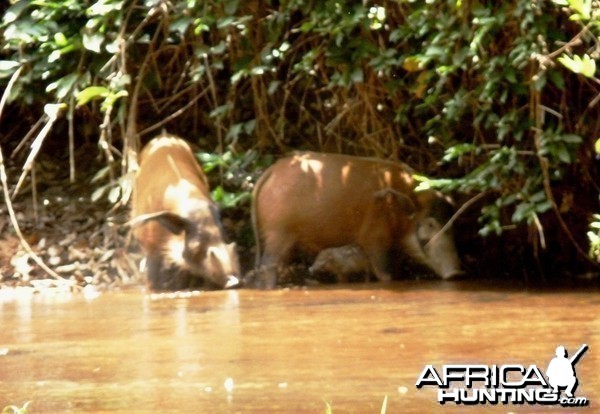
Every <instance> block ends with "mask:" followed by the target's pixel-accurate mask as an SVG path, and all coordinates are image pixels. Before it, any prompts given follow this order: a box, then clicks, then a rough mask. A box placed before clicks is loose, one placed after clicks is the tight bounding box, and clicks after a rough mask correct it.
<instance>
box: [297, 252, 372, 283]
mask: <svg viewBox="0 0 600 414" xmlns="http://www.w3.org/2000/svg"><path fill="white" fill-rule="evenodd" d="M308 271H309V272H310V274H311V275H319V274H323V273H325V274H327V273H329V274H332V275H334V276H335V277H336V278H337V281H338V282H342V283H347V282H348V281H349V280H350V277H351V276H354V275H357V276H361V278H362V280H363V281H364V280H369V275H370V274H371V273H372V272H371V262H370V261H369V258H368V257H367V255H366V254H365V252H364V251H363V249H361V248H360V247H358V246H356V245H354V244H350V245H347V246H341V247H330V248H329V249H325V250H321V252H320V253H319V255H318V256H317V258H316V259H315V261H314V262H313V264H312V266H310V267H309V268H308Z"/></svg>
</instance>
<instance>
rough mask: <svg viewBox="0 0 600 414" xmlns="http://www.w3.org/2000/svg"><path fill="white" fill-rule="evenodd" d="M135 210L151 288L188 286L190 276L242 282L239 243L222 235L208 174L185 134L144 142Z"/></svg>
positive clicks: (222, 282)
mask: <svg viewBox="0 0 600 414" xmlns="http://www.w3.org/2000/svg"><path fill="white" fill-rule="evenodd" d="M132 215H133V218H134V220H132V222H133V223H135V224H134V225H135V226H136V227H135V230H134V235H135V236H136V238H137V239H138V240H139V242H140V244H141V246H142V248H143V249H144V251H145V253H146V257H147V261H148V279H149V283H150V287H151V288H155V289H184V288H187V287H190V284H191V283H193V278H192V276H193V277H200V278H204V279H205V280H208V281H210V282H211V283H213V284H215V285H217V286H219V287H225V288H228V287H232V286H235V285H236V284H237V283H239V279H238V276H239V263H238V258H237V254H236V253H235V246H234V245H227V244H225V243H224V241H223V235H222V231H221V225H220V222H219V217H218V211H217V208H216V206H215V205H214V203H213V202H212V200H211V198H210V192H209V187H208V180H207V179H206V176H205V175H204V173H203V172H202V169H201V168H200V165H199V164H198V161H197V160H196V158H195V156H194V154H193V153H192V150H191V148H190V147H189V145H188V144H187V143H186V142H185V141H184V140H182V139H179V138H175V137H169V136H162V137H158V138H155V139H153V140H152V141H150V142H149V143H148V145H147V146H146V147H145V148H144V150H143V151H142V153H141V154H140V168H139V170H138V172H137V174H136V179H135V185H134V192H133V208H132Z"/></svg>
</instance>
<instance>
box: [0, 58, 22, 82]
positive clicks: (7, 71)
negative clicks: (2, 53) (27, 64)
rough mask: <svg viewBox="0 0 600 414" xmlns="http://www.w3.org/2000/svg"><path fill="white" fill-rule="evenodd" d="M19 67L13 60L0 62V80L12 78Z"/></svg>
mask: <svg viewBox="0 0 600 414" xmlns="http://www.w3.org/2000/svg"><path fill="white" fill-rule="evenodd" d="M19 66H21V64H20V63H19V62H15V61H13V60H0V79H2V78H8V77H9V76H12V74H13V73H15V71H16V70H17V68H18V67H19Z"/></svg>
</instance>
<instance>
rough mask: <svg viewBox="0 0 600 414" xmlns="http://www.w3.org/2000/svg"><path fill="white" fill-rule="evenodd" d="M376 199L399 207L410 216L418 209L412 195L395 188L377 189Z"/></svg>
mask: <svg viewBox="0 0 600 414" xmlns="http://www.w3.org/2000/svg"><path fill="white" fill-rule="evenodd" d="M375 199H376V200H377V201H380V202H383V203H385V204H386V205H388V206H394V207H395V208H399V209H400V211H401V212H402V213H404V214H406V215H407V216H409V217H412V216H413V215H414V214H415V213H416V211H417V208H416V207H415V204H414V203H413V201H412V200H411V199H410V197H408V196H407V195H406V194H402V193H401V192H399V191H396V190H394V189H393V188H384V189H383V190H379V191H376V192H375Z"/></svg>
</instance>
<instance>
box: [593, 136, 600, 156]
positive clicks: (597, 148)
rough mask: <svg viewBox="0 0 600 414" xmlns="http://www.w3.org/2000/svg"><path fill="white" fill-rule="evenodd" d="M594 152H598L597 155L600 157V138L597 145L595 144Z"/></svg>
mask: <svg viewBox="0 0 600 414" xmlns="http://www.w3.org/2000/svg"><path fill="white" fill-rule="evenodd" d="M594 150H596V154H598V155H600V138H598V139H597V140H596V143H595V144H594Z"/></svg>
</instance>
